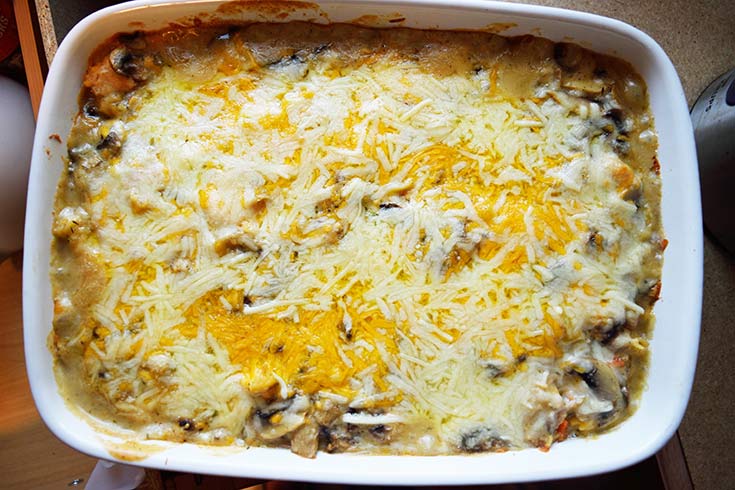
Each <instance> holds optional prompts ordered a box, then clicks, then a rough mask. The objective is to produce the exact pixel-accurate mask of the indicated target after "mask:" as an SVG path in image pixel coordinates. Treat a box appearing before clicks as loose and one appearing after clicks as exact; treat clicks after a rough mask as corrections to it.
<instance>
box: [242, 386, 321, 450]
mask: <svg viewBox="0 0 735 490" xmlns="http://www.w3.org/2000/svg"><path fill="white" fill-rule="evenodd" d="M284 402H290V403H289V404H288V406H287V407H285V408H283V409H282V408H281V407H283V403H284ZM284 402H278V403H274V404H271V405H270V406H269V407H268V409H266V410H257V411H256V413H255V415H256V416H255V417H254V425H255V427H256V429H257V431H258V435H259V436H260V438H261V439H263V440H265V441H273V440H276V439H280V438H281V437H283V436H285V435H286V434H288V433H290V432H293V431H294V430H296V429H298V428H299V427H301V426H302V425H304V423H305V422H306V412H307V410H308V408H309V399H308V398H307V397H305V396H301V395H298V396H295V397H294V398H292V399H290V400H286V401H284Z"/></svg>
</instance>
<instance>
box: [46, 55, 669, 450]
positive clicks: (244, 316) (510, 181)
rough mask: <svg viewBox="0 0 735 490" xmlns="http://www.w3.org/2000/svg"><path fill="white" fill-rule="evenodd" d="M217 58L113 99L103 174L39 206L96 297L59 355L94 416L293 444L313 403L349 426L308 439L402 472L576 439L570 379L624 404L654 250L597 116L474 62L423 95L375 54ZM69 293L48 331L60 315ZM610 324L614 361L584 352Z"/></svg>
mask: <svg viewBox="0 0 735 490" xmlns="http://www.w3.org/2000/svg"><path fill="white" fill-rule="evenodd" d="M235 46H236V47H238V48H239V49H240V54H241V56H240V58H237V59H236V60H235V61H233V60H232V59H229V58H227V57H223V56H222V55H221V53H220V54H218V55H217V57H215V58H214V60H216V61H217V63H215V62H214V61H212V59H208V60H207V63H209V65H210V70H209V71H206V72H205V75H201V74H200V76H198V77H193V76H192V75H191V73H192V72H191V69H190V67H188V65H186V64H181V65H175V64H173V65H169V64H163V66H161V67H160V68H159V69H158V71H157V72H156V74H155V76H152V77H150V79H148V80H147V82H146V83H145V84H141V85H139V86H138V88H136V89H135V90H134V91H132V92H131V93H130V94H129V95H128V96H127V98H126V99H125V100H126V102H125V104H127V105H126V107H127V109H126V110H125V111H124V113H123V114H122V115H121V116H119V117H113V118H107V119H104V120H102V121H101V122H99V124H98V126H97V127H96V129H94V130H91V131H92V132H94V131H97V132H98V134H99V136H98V137H101V138H105V137H107V136H108V135H109V134H110V133H114V134H115V135H116V136H118V137H119V138H120V139H121V140H122V141H121V145H120V148H121V149H120V151H119V153H118V154H116V155H115V156H114V157H112V158H108V159H106V161H105V163H104V165H103V167H104V170H103V171H99V168H92V167H94V166H93V165H90V164H89V162H88V161H85V163H82V164H81V165H78V167H77V168H78V169H76V170H75V171H76V172H81V171H82V169H83V168H87V167H90V168H89V169H88V170H89V172H88V174H89V175H88V176H87V177H85V178H84V190H83V191H79V190H77V191H75V192H78V193H79V194H80V195H82V198H80V203H79V205H78V206H76V205H72V204H70V205H66V204H64V202H63V201H62V202H61V203H60V204H59V210H60V211H59V213H58V215H57V217H56V220H55V225H54V226H55V228H54V232H55V234H56V236H57V237H58V238H57V240H59V241H62V242H63V240H69V243H71V244H73V248H74V250H75V252H73V253H74V254H76V255H81V256H83V257H84V260H85V261H91V262H92V263H93V264H94V267H93V268H94V269H95V270H97V272H98V273H101V276H102V277H101V278H100V279H99V280H100V288H99V291H98V296H99V297H98V299H97V300H96V301H94V302H93V304H91V305H90V306H89V308H88V310H87V311H82V314H81V315H80V317H78V318H77V320H76V321H77V322H78V323H79V324H80V325H83V327H80V328H79V330H78V333H77V338H74V339H68V342H69V344H73V343H75V342H76V343H78V344H79V345H81V346H83V358H84V363H85V369H86V373H87V374H86V376H87V377H88V378H89V381H88V382H89V384H90V385H91V386H94V390H96V391H97V392H98V393H101V394H102V395H103V396H104V398H105V400H106V402H107V403H108V404H111V405H112V406H114V410H115V412H116V413H118V414H122V415H123V418H127V419H128V420H134V421H137V423H138V425H140V424H143V425H146V424H148V425H147V429H145V430H146V431H147V433H148V435H149V436H153V437H173V436H172V435H171V434H172V432H173V433H178V432H176V431H177V430H178V429H179V428H183V429H184V430H185V431H189V430H191V429H192V427H196V428H198V429H199V430H200V431H201V433H200V434H199V435H198V436H197V437H193V436H192V437H189V435H188V434H187V433H186V432H185V433H184V436H185V437H186V438H189V439H193V440H199V441H213V440H220V441H222V440H224V441H235V440H240V439H244V440H247V441H249V442H251V443H252V442H254V441H256V442H257V441H260V442H261V443H271V441H275V442H276V443H280V441H283V440H284V438H285V439H286V440H288V439H289V438H292V443H291V444H292V446H293V444H294V443H293V437H294V436H293V435H289V434H292V432H291V431H293V430H294V428H299V427H304V426H305V425H304V424H307V425H308V421H309V420H310V417H311V415H309V414H312V413H313V412H315V411H318V410H319V407H322V406H323V405H324V404H325V403H330V404H333V405H336V406H339V407H342V409H343V410H347V409H348V408H349V413H344V414H343V415H341V416H340V417H338V418H337V419H336V422H335V421H334V420H333V421H331V422H329V423H325V424H322V423H321V422H320V425H323V426H332V425H335V424H336V425H339V424H341V423H343V424H347V426H346V427H348V429H349V427H355V426H360V424H363V425H369V426H372V427H376V426H380V427H383V426H385V425H387V426H389V427H391V428H393V430H394V431H395V432H396V433H404V434H407V435H406V436H405V437H403V438H395V439H393V440H392V442H390V444H392V450H393V451H399V452H413V453H436V452H452V451H454V450H457V449H460V450H469V451H474V450H500V449H505V448H508V447H525V446H528V445H535V446H541V447H548V445H549V444H550V443H551V441H552V440H554V439H560V438H563V436H560V435H559V427H560V426H561V425H564V424H567V423H568V422H567V419H569V420H571V421H572V422H573V423H574V427H575V429H576V430H578V431H579V432H580V433H582V432H584V431H585V430H587V429H594V428H595V427H597V426H599V425H600V424H599V423H598V422H599V420H597V422H592V421H591V420H592V419H591V418H585V413H593V414H599V413H603V414H604V413H609V412H611V410H612V407H613V406H614V405H615V404H616V403H617V402H618V400H616V399H615V397H612V396H604V395H603V394H600V393H597V395H595V394H594V393H593V392H592V391H589V386H592V384H594V383H591V384H589V386H585V385H584V382H583V380H586V378H584V376H582V378H580V376H576V375H574V374H573V373H574V372H577V373H590V372H592V371H593V370H594V371H595V372H597V369H595V368H585V367H584V366H585V362H587V363H589V362H598V361H599V360H602V361H604V362H606V363H608V364H609V365H610V366H613V367H615V369H616V370H615V371H614V373H615V375H616V376H617V377H618V380H619V383H620V385H619V386H618V389H619V388H620V386H622V387H625V385H626V383H627V376H628V374H626V373H627V371H626V369H628V367H625V369H617V368H620V367H621V366H628V363H629V359H630V358H631V356H633V357H635V356H636V355H641V354H640V353H641V352H644V351H645V339H644V337H643V336H642V335H643V333H644V332H641V331H638V332H633V330H632V326H634V325H635V324H636V323H637V322H638V320H639V319H640V318H642V317H643V316H644V314H645V313H646V308H647V307H646V306H641V304H640V301H639V299H638V298H639V296H640V294H641V293H640V291H641V289H642V288H643V285H644V284H648V282H647V281H649V282H650V278H651V277H653V278H654V281H655V277H656V273H657V269H656V267H657V266H656V265H654V266H653V267H652V266H650V265H649V263H650V262H651V261H652V260H654V259H653V258H652V257H654V256H655V254H656V253H659V251H660V250H659V249H658V248H657V242H656V239H657V235H656V234H655V233H652V230H654V231H655V220H652V219H651V218H650V216H648V215H647V214H646V213H643V212H642V211H641V205H640V200H638V201H636V199H638V197H635V198H633V197H631V196H638V194H639V190H640V188H641V185H642V177H641V176H640V175H638V174H639V171H637V170H636V171H634V169H633V168H631V165H629V164H628V163H626V162H625V161H624V160H623V159H621V157H620V156H619V154H618V153H616V149H615V147H614V145H613V144H611V142H610V138H609V137H608V133H606V132H605V131H604V130H601V129H600V128H602V127H603V126H604V125H605V124H607V123H609V120H608V119H605V115H604V114H603V111H604V110H605V108H604V107H603V106H604V105H605V104H608V105H610V104H612V105H613V106H616V105H617V102H616V101H615V100H614V99H610V98H608V99H607V100H606V101H605V102H602V99H601V100H600V101H591V100H589V98H586V97H583V95H584V93H582V92H580V91H578V90H577V91H576V92H575V90H574V89H569V88H565V87H564V86H563V85H564V84H563V80H550V81H547V82H545V83H543V84H538V85H537V86H536V87H535V88H534V89H533V92H532V93H530V94H529V95H528V96H526V97H517V96H514V95H513V94H510V93H508V91H507V90H506V91H504V90H503V89H502V87H500V86H499V85H498V68H497V66H496V67H493V66H488V67H482V68H478V69H474V70H469V71H460V72H458V73H450V74H441V75H439V74H437V72H436V71H435V70H427V69H426V67H425V66H423V65H422V63H421V62H419V61H417V60H415V59H413V58H412V57H411V56H406V55H405V54H404V53H402V52H401V51H400V50H398V51H396V50H394V49H385V50H376V51H374V52H372V53H369V56H364V57H363V58H359V60H358V61H354V62H350V63H344V62H341V61H340V55H339V53H338V52H337V50H330V49H329V48H327V49H324V50H322V51H317V50H314V51H311V52H309V53H308V54H306V55H303V54H301V55H299V56H293V55H292V56H290V57H284V58H282V59H280V60H279V61H277V62H274V63H271V64H263V63H262V61H260V60H259V59H256V58H255V57H254V56H253V53H254V52H255V48H253V47H250V48H249V47H248V46H249V45H248V44H247V43H245V44H237V43H235ZM243 53H244V54H243ZM299 53H302V52H301V51H300V52H299ZM256 54H257V53H256ZM182 59H183V57H182ZM212 66H214V67H215V68H216V69H211V67H212ZM78 126H79V124H78ZM85 131H88V132H89V131H90V130H85ZM649 133H650V131H649ZM99 148H100V147H99V146H98V147H97V149H99ZM648 178H650V177H646V179H648ZM646 182H648V180H647V181H646ZM78 187H81V186H79V185H78ZM81 229H84V230H85V231H84V233H83V234H82V233H81V232H80V230H81ZM70 235H74V236H77V238H78V239H77V240H74V237H73V236H72V238H71V239H70V238H69V236H70ZM63 243H66V242H63ZM60 246H67V245H63V244H62V245H60ZM59 253H60V254H61V253H62V252H59ZM656 264H657V262H656ZM651 271H653V272H651ZM68 289H69V288H64V287H63V286H62V287H57V288H56V298H57V310H58V311H57V317H58V316H63V315H62V314H63V313H64V312H65V311H69V310H72V309H74V308H76V310H78V311H79V310H82V308H81V307H80V306H79V305H76V306H74V305H72V304H71V303H73V301H71V300H69V298H70V294H71V293H70V292H69V291H68ZM64 298H66V303H65V302H64ZM622 324H626V325H628V326H630V328H631V331H632V335H631V334H628V333H626V335H628V342H627V343H624V342H623V344H621V345H622V347H620V346H618V347H616V348H612V347H609V346H608V345H607V344H604V343H603V342H598V341H595V340H594V339H593V338H592V335H593V334H592V333H591V332H594V331H595V329H600V328H602V329H603V330H604V331H608V330H610V329H612V328H613V326H615V327H614V328H616V329H617V328H618V327H619V325H622ZM616 341H617V342H621V341H620V339H619V338H618V339H617V340H616ZM621 353H623V354H621ZM619 355H623V358H624V359H625V361H624V362H623V363H622V364H620V363H621V361H620V359H621V357H620V356H619ZM579 359H582V360H581V361H580V360H579ZM586 359H592V361H588V360H586ZM616 359H617V360H616ZM615 362H617V363H618V364H619V365H618V366H617V367H616V366H615ZM585 369H586V370H585ZM569 373H572V374H569ZM306 399H308V400H309V401H310V403H311V404H312V408H303V407H302V408H301V409H300V410H297V409H296V408H295V406H296V405H298V404H299V403H300V400H306ZM274 400H275V402H278V400H282V401H283V402H281V403H285V405H283V407H281V408H280V409H276V410H275V411H272V412H273V413H270V412H269V413H265V409H264V408H263V407H264V406H266V405H267V404H268V403H273V401H274ZM294 400H297V401H299V402H296V401H294ZM288 403H291V405H288ZM304 403H305V402H304ZM594 403H597V404H598V405H600V406H598V407H597V408H595V407H592V408H590V406H591V405H593V404H594ZM304 406H306V405H304ZM284 407H285V408H284ZM585 410H587V412H585ZM264 413H265V416H264V415H263V414H264ZM266 419H267V420H266ZM182 420H183V421H184V422H182ZM264 421H265V422H264ZM151 424H152V425H151ZM168 424H171V426H172V427H173V429H171V428H169V425H168ZM177 424H178V426H179V427H178V428H177V427H176V425H177ZM284 424H285V426H287V427H288V428H287V429H283V430H280V429H279V427H280V426H283V425H284ZM289 424H290V425H289ZM565 427H566V426H565ZM401 431H402V432H401ZM408 434H411V435H412V436H410V437H409V436H408ZM417 434H420V436H421V437H416V435H417ZM360 441H362V442H360ZM371 441H372V442H371ZM330 444H331V442H330ZM374 445H377V443H376V442H375V441H373V440H372V439H371V440H368V439H359V440H358V442H355V443H354V444H353V446H354V448H357V449H361V448H362V449H364V448H369V447H372V446H374Z"/></svg>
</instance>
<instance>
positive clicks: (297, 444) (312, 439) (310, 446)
mask: <svg viewBox="0 0 735 490" xmlns="http://www.w3.org/2000/svg"><path fill="white" fill-rule="evenodd" d="M317 449H319V426H318V425H317V424H316V423H315V422H313V421H310V422H308V423H306V424H305V425H303V426H301V428H299V429H298V430H297V431H296V432H294V435H293V437H292V438H291V451H292V452H294V453H295V454H298V455H299V456H303V457H305V458H314V457H316V452H317Z"/></svg>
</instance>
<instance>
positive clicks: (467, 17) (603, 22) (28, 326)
mask: <svg viewBox="0 0 735 490" xmlns="http://www.w3.org/2000/svg"><path fill="white" fill-rule="evenodd" d="M195 17H196V18H200V19H202V20H204V21H211V20H222V21H224V22H228V21H238V22H243V21H272V22H286V21H289V20H309V21H314V22H321V23H325V22H350V21H355V19H360V20H359V22H360V23H362V24H367V25H370V26H375V27H387V26H390V25H396V24H397V25H401V26H404V27H415V28H435V29H484V30H492V31H499V30H502V33H503V34H504V35H510V36H513V35H520V34H533V35H537V36H541V37H545V38H548V39H551V40H553V41H561V40H565V41H568V40H570V41H572V42H576V43H578V44H580V45H582V46H584V47H586V48H589V49H592V50H594V51H597V52H601V53H605V54H611V55H614V56H618V57H620V58H622V59H624V60H626V61H628V62H630V63H631V64H632V65H633V67H634V68H635V69H636V70H637V71H638V72H639V73H640V74H641V76H642V77H643V78H644V79H645V80H646V83H647V85H648V90H649V95H650V105H651V111H652V113H653V115H654V118H655V122H656V129H657V132H658V135H659V160H660V161H661V175H662V184H663V189H662V190H663V196H662V215H663V225H664V230H665V232H666V235H667V238H668V240H669V242H670V244H669V247H668V248H667V249H666V252H665V258H664V270H663V277H662V283H663V288H662V292H661V300H660V301H659V302H658V303H657V305H656V307H655V309H654V313H655V315H656V327H655V331H654V335H653V341H652V344H651V363H650V368H649V375H648V380H647V389H645V391H644V393H643V394H642V397H641V400H640V406H639V408H638V410H637V411H636V412H635V413H634V414H633V416H632V417H631V418H629V419H628V420H627V421H625V422H624V423H623V424H621V425H620V426H619V427H617V428H616V429H614V430H612V431H610V432H609V433H605V434H603V435H601V436H599V437H596V438H589V439H575V440H569V441H566V442H564V443H561V444H558V445H555V446H554V447H553V448H552V450H551V451H549V452H548V453H544V452H541V451H538V450H533V449H532V450H524V451H520V452H509V453H504V454H484V455H474V456H439V457H408V456H367V455H355V454H322V453H320V454H319V455H318V457H317V458H316V459H315V460H307V459H303V458H300V457H298V456H296V455H294V454H291V453H289V452H288V451H287V450H281V449H267V448H250V449H243V448H232V449H228V448H209V447H201V446H196V445H192V444H175V443H163V442H145V441H142V442H141V441H135V442H131V439H134V436H135V434H132V433H127V434H126V433H124V432H123V431H120V430H116V429H115V428H114V427H110V428H109V430H105V431H104V433H102V431H100V430H99V429H97V430H95V429H93V428H92V427H91V426H90V425H88V424H87V423H86V422H85V421H84V420H83V418H81V417H80V416H79V415H78V414H75V412H74V411H73V410H70V408H69V407H68V406H67V405H66V404H65V402H64V400H63V399H62V397H61V396H60V395H59V392H58V388H57V386H56V381H55V378H54V375H53V370H52V362H53V360H52V356H51V353H50V352H49V350H48V348H47V342H46V340H47V337H48V333H49V331H50V329H51V320H52V316H53V311H52V309H53V308H52V301H51V291H50V284H49V265H48V264H49V244H50V241H51V231H50V230H51V219H52V210H53V199H54V197H53V196H54V192H55V188H56V185H57V181H58V177H59V173H60V171H61V169H62V165H61V159H62V157H63V156H64V155H65V153H66V141H65V138H66V135H68V133H69V129H70V127H71V123H72V118H73V116H74V114H75V113H76V112H77V110H78V105H77V96H78V92H79V87H80V85H81V78H82V75H83V73H84V70H85V69H86V65H87V59H88V57H89V55H90V53H91V52H92V50H93V49H94V48H95V47H96V46H97V45H98V44H99V43H101V42H102V41H104V40H105V39H107V38H108V37H109V36H111V35H113V34H115V33H116V32H120V31H130V30H136V29H145V30H149V29H157V28H161V27H164V26H166V25H168V24H169V23H171V22H183V23H186V22H191V21H192V19H194V18H195ZM398 18H404V19H405V20H404V21H402V22H399V23H391V22H389V21H390V20H395V19H398ZM37 129H38V130H37V133H36V141H35V147H34V153H33V162H32V168H31V176H30V185H29V199H28V211H27V216H28V217H27V223H26V251H25V254H26V255H25V262H24V267H25V269H24V285H23V289H24V291H23V295H24V315H25V316H24V324H25V340H26V358H27V359H28V370H29V378H30V379H31V387H32V391H33V395H34V398H35V401H36V404H37V406H38V409H39V412H40V413H41V415H42V417H43V419H44V420H45V422H46V423H47V424H48V426H49V427H50V428H51V430H52V431H53V432H54V433H55V434H56V435H57V436H58V437H59V438H60V439H62V440H63V441H64V442H66V443H67V444H69V445H71V446H72V447H75V448H76V449H79V450H80V451H83V452H85V453H88V454H91V455H94V456H96V457H100V458H105V459H111V458H116V459H120V460H124V461H131V460H133V462H134V463H135V464H140V465H144V466H150V467H157V468H165V469H172V470H181V471H189V472H199V473H216V474H222V475H232V476H247V477H256V478H272V479H291V480H309V481H322V482H342V483H361V484H434V485H436V484H473V483H502V482H509V481H529V480H540V479H551V478H562V477H573V476H579V475H584V474H590V473H596V472H602V471H610V470H614V469H617V468H620V467H623V466H626V465H629V464H633V463H635V462H637V461H639V460H641V459H643V458H645V457H647V456H649V455H651V454H652V453H654V452H655V451H656V450H657V449H658V448H660V447H661V446H662V445H663V444H664V443H665V442H666V441H667V440H668V438H669V437H670V436H671V435H672V434H673V432H674V430H675V429H676V427H677V426H678V424H679V422H680V420H681V417H682V415H683V412H684V409H685V407H686V402H687V398H688V395H689V391H690V387H691V382H692V378H693V373H694V366H695V361H696V351H697V343H698V335H699V328H698V327H699V323H698V322H699V318H700V304H701V283H702V256H701V254H702V243H701V242H702V233H701V224H700V223H701V219H700V207H699V195H698V185H696V183H697V179H698V176H697V166H696V159H695V156H694V155H695V153H694V144H693V138H692V131H691V125H690V122H689V117H688V112H687V107H686V102H685V99H684V96H683V93H682V89H681V85H680V83H679V80H678V78H677V76H676V72H675V70H674V68H673V66H672V65H671V62H670V61H669V60H668V58H667V57H666V55H665V54H664V52H663V51H662V50H661V48H660V47H659V46H658V45H657V44H656V43H655V42H654V41H653V40H651V39H650V38H649V37H647V36H646V35H645V34H643V33H641V32H640V31H637V30H636V29H634V28H632V27H630V26H628V25H625V24H623V23H620V22H617V21H614V20H610V19H605V18H601V17H597V16H593V15H589V14H581V13H576V12H569V11H563V10H557V9H549V8H542V7H535V6H523V5H507V4H496V3H491V2H485V1H463V2H460V3H455V2H453V3H452V4H449V2H446V3H442V2H429V1H426V2H394V1H346V2H338V1H326V2H319V3H318V4H311V3H310V4H306V3H295V2H294V3H285V2H232V3H228V2H212V1H204V2H202V1H195V2H183V3H176V4H167V3H164V2H155V1H154V2H131V3H128V4H124V5H119V6H116V7H112V8H109V9H106V10H103V11H100V12H98V13H96V14H94V15H92V16H90V17H88V18H87V19H85V20H84V21H82V22H81V23H80V24H79V25H77V26H76V27H75V28H74V30H72V32H71V33H70V34H69V35H68V36H67V38H66V39H65V41H64V43H63V44H62V45H61V47H60V49H59V52H58V53H57V57H56V60H55V62H54V64H53V66H52V69H51V71H50V73H49V78H48V81H47V87H46V93H45V95H44V100H43V103H42V106H41V111H40V115H39V121H38V127H37ZM52 135H58V136H60V138H61V142H57V141H56V140H55V138H53V139H52V138H51V136H52ZM378 465H379V466H378Z"/></svg>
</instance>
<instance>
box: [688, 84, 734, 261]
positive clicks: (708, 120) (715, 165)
mask: <svg viewBox="0 0 735 490" xmlns="http://www.w3.org/2000/svg"><path fill="white" fill-rule="evenodd" d="M691 115H692V125H693V126H694V139H695V140H696V142H697V157H698V160H699V174H700V182H701V186H702V214H703V216H704V223H705V225H706V226H707V229H708V230H709V231H710V232H712V234H713V235H714V236H715V238H717V240H718V241H719V242H720V243H721V244H722V245H723V246H724V247H725V248H726V249H728V250H729V251H730V253H732V254H735V69H733V70H730V71H729V72H727V73H725V74H724V75H722V76H721V77H719V78H718V79H717V80H715V81H714V82H712V84H710V86H709V87H707V89H706V90H705V91H704V92H702V95H700V96H699V99H697V102H695V104H694V108H693V109H692V114H691Z"/></svg>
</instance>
